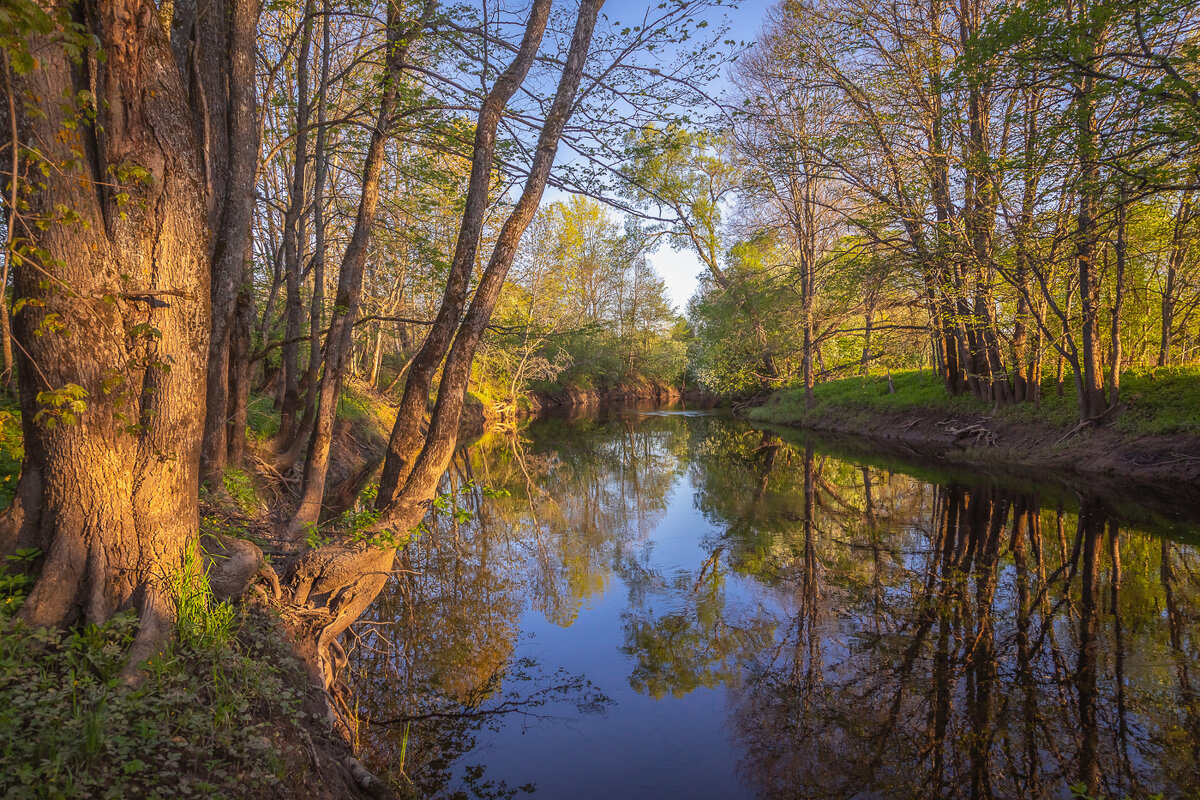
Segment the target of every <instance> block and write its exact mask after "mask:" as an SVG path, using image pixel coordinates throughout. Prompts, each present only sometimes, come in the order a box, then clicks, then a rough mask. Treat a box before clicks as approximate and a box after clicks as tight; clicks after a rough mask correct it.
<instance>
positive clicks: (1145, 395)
mask: <svg viewBox="0 0 1200 800" xmlns="http://www.w3.org/2000/svg"><path fill="white" fill-rule="evenodd" d="M892 384H893V386H894V387H895V392H894V393H893V392H889V390H888V379H887V377H886V376H880V375H871V376H866V377H857V376H856V377H853V378H844V379H842V380H838V381H829V382H827V383H822V384H818V385H817V386H816V387H814V389H813V399H814V405H813V408H812V409H811V410H806V409H805V407H804V390H803V389H802V388H788V389H782V390H780V391H778V392H776V393H775V395H773V396H772V397H771V399H770V400H769V401H768V402H767V403H766V404H765V405H763V406H760V407H758V408H755V409H751V410H750V412H749V413H748V416H749V418H750V419H752V420H755V421H757V422H766V423H772V424H777V425H803V424H805V422H807V421H810V420H816V419H821V418H833V417H838V418H847V419H849V420H851V421H852V420H853V419H855V418H861V419H866V418H868V417H870V416H871V415H875V414H887V415H891V414H903V413H906V412H922V413H928V412H932V413H939V414H945V415H947V416H951V415H980V414H992V413H994V414H995V415H996V417H997V419H999V420H1001V421H1004V422H1010V423H1016V422H1030V423H1041V424H1046V425H1052V426H1055V427H1060V428H1061V427H1070V426H1072V425H1074V424H1075V422H1076V421H1077V420H1078V408H1077V405H1076V400H1075V388H1074V382H1073V380H1072V378H1071V376H1070V375H1069V374H1068V375H1067V376H1066V378H1065V379H1064V391H1063V396H1062V397H1059V396H1058V393H1057V386H1056V384H1055V381H1054V379H1053V378H1047V379H1045V380H1043V382H1042V399H1041V401H1040V402H1038V403H1020V404H1017V405H1012V406H1006V407H1002V408H999V409H996V408H994V407H993V406H992V405H991V404H989V403H984V402H982V401H979V400H976V399H974V398H972V397H971V396H970V395H967V394H963V395H958V396H953V395H950V394H947V393H946V390H945V387H944V386H943V385H942V381H941V378H940V377H939V376H938V375H937V374H935V373H933V372H928V371H908V372H896V373H893V374H892ZM1121 399H1122V402H1123V403H1124V404H1125V405H1126V408H1125V410H1124V411H1122V412H1121V413H1120V414H1119V415H1118V416H1117V417H1116V420H1115V425H1116V427H1117V429H1118V430H1121V431H1124V432H1126V433H1130V434H1188V435H1200V367H1163V368H1159V369H1139V370H1129V371H1127V372H1125V373H1123V374H1122V375H1121Z"/></svg>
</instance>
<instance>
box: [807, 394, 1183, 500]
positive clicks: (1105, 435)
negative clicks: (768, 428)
mask: <svg viewBox="0 0 1200 800" xmlns="http://www.w3.org/2000/svg"><path fill="white" fill-rule="evenodd" d="M785 427H794V428H799V429H802V430H811V431H815V432H816V433H817V434H818V435H819V436H822V438H825V437H828V438H830V439H835V440H839V441H846V440H851V441H852V440H859V442H860V443H861V442H865V443H868V444H871V445H874V446H875V447H876V448H880V447H882V448H883V449H885V450H886V451H888V452H890V453H891V454H893V455H896V456H897V457H899V458H901V459H907V460H913V461H920V462H923V463H930V462H941V463H943V464H946V465H954V464H961V465H965V466H970V467H971V468H973V469H976V470H984V471H991V472H1002V473H1005V474H1007V475H1010V476H1019V477H1023V478H1027V479H1030V480H1051V481H1055V482H1059V483H1067V484H1070V485H1072V486H1073V487H1078V488H1080V489H1086V490H1087V491H1088V492H1089V493H1096V494H1109V495H1113V496H1119V497H1123V498H1131V499H1136V500H1138V501H1139V502H1142V503H1145V504H1147V505H1153V506H1157V507H1159V508H1161V509H1167V508H1174V509H1176V510H1177V509H1179V508H1182V507H1185V506H1186V507H1193V506H1197V507H1200V492H1197V488H1198V487H1200V437H1197V436H1184V435H1138V434H1130V433H1126V432H1124V431H1121V430H1119V429H1117V428H1115V427H1113V426H1111V425H1108V426H1091V427H1085V428H1082V429H1069V428H1068V429H1063V428H1059V427H1056V426H1053V425H1046V424H1036V423H1007V422H1002V421H999V420H997V419H995V418H993V417H990V416H986V415H976V416H968V415H961V414H957V415H949V416H948V415H946V413H945V412H944V411H943V412H937V411H933V410H930V411H908V412H903V413H896V414H887V413H883V412H879V411H877V410H872V411H869V412H867V411H856V410H847V411H846V412H845V414H844V415H834V414H828V413H827V414H824V415H821V416H820V417H818V418H816V419H812V418H810V419H809V420H807V421H806V422H805V424H804V425H790V426H785Z"/></svg>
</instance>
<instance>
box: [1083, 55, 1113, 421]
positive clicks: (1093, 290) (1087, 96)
mask: <svg viewBox="0 0 1200 800" xmlns="http://www.w3.org/2000/svg"><path fill="white" fill-rule="evenodd" d="M1085 35H1086V34H1085ZM1089 44H1090V42H1089ZM1091 52H1094V45H1092V51H1091ZM1089 58H1090V56H1089ZM1085 60H1088V59H1085ZM1076 82H1077V88H1076V92H1075V124H1076V131H1075V133H1076V146H1077V147H1078V152H1079V158H1080V161H1081V168H1080V188H1079V211H1078V216H1077V218H1076V219H1077V221H1076V229H1075V260H1076V265H1077V268H1078V270H1079V301H1080V311H1081V315H1080V317H1081V324H1082V327H1083V331H1082V337H1081V338H1082V347H1083V353H1082V356H1083V358H1082V362H1083V363H1082V364H1081V366H1082V368H1083V374H1082V375H1076V379H1075V382H1076V389H1077V395H1078V400H1079V419H1080V421H1081V422H1086V421H1087V420H1089V419H1093V418H1095V417H1097V416H1099V415H1100V414H1102V413H1103V412H1104V409H1105V407H1106V405H1107V404H1106V402H1105V398H1104V386H1103V384H1102V383H1101V378H1100V327H1099V324H1100V323H1099V308H1098V305H1099V299H1100V280H1099V276H1098V275H1097V274H1096V255H1097V240H1098V238H1099V235H1098V232H1097V224H1096V223H1097V219H1096V218H1097V215H1098V207H1099V196H1100V164H1099V163H1098V162H1097V160H1096V159H1097V153H1096V151H1097V145H1096V119H1095V110H1094V109H1093V102H1094V98H1093V93H1094V90H1095V78H1093V77H1092V76H1091V75H1090V74H1084V75H1079V76H1077V78H1076Z"/></svg>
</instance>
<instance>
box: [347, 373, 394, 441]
mask: <svg viewBox="0 0 1200 800" xmlns="http://www.w3.org/2000/svg"><path fill="white" fill-rule="evenodd" d="M337 416H338V419H344V420H346V421H347V422H350V423H353V424H354V425H356V426H361V427H366V428H370V429H373V430H374V431H375V432H376V433H378V434H380V435H382V436H383V437H385V438H386V437H387V436H389V435H390V434H391V432H392V426H393V425H395V424H396V410H395V408H393V407H392V405H391V404H389V403H388V401H387V400H385V399H384V398H383V396H382V395H380V394H378V393H376V392H374V391H373V390H371V389H370V388H368V387H367V386H366V385H364V384H360V383H358V382H356V381H347V382H346V383H345V384H344V385H343V386H342V392H341V395H340V396H339V397H338V409H337Z"/></svg>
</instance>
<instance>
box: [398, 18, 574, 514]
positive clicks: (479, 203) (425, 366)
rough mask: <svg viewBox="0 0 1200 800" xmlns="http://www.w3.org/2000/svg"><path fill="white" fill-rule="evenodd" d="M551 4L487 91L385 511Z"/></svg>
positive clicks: (411, 444)
mask: <svg viewBox="0 0 1200 800" xmlns="http://www.w3.org/2000/svg"><path fill="white" fill-rule="evenodd" d="M550 6H551V0H534V3H533V6H532V7H531V8H530V11H529V19H528V21H527V22H526V24H525V33H524V35H523V37H522V39H521V44H520V47H519V49H518V50H517V54H516V56H515V57H514V58H513V60H512V63H511V64H509V66H508V68H507V69H506V70H504V72H503V73H502V74H501V75H500V77H499V78H498V79H497V80H496V83H495V84H493V86H492V90H491V91H490V92H488V94H487V97H486V98H484V101H483V105H482V106H481V107H480V109H479V118H478V119H477V120H476V123H475V142H474V150H473V152H472V155H471V176H470V178H469V180H468V183H467V196H466V203H465V209H464V211H463V219H462V225H461V226H460V227H459V231H458V239H457V241H456V242H455V245H454V257H453V258H452V260H451V262H450V273H449V275H448V276H447V278H446V289H445V292H444V293H443V295H442V303H441V306H440V307H439V308H438V313H437V316H436V317H435V318H434V321H433V325H432V326H430V328H429V331H428V332H427V333H426V335H425V341H424V342H423V343H422V344H421V348H420V350H418V351H417V353H416V355H415V356H414V357H413V359H412V361H411V362H410V364H409V368H408V379H407V380H406V381H405V382H404V394H403V396H402V397H401V398H400V407H399V408H398V409H397V411H396V423H395V425H394V426H393V427H392V434H391V436H390V437H389V439H388V453H387V457H386V459H385V460H384V467H383V475H382V476H381V477H380V480H379V495H378V499H377V502H378V503H380V504H381V507H387V506H388V505H390V504H391V501H392V497H393V495H394V494H395V493H396V491H397V490H398V489H399V488H400V486H401V484H402V483H403V481H404V480H406V479H407V478H408V473H409V472H410V470H411V469H412V459H413V458H414V457H415V456H416V455H417V453H418V452H419V451H420V448H421V442H422V433H421V423H422V422H423V420H424V418H425V409H426V407H427V406H428V404H429V390H430V387H431V386H432V385H433V376H434V373H435V372H436V371H437V368H438V366H439V365H440V364H441V363H442V359H443V358H445V357H446V351H447V350H448V349H449V347H450V344H451V342H452V341H453V337H454V333H455V331H456V330H457V329H458V324H459V321H460V319H461V318H462V311H463V306H464V305H465V304H466V301H467V287H468V284H469V281H470V277H471V272H472V270H473V269H474V267H475V254H476V252H477V250H478V248H479V236H480V233H481V232H482V230H483V220H484V214H485V212H486V211H487V204H488V192H489V190H490V188H491V178H492V161H493V156H494V155H495V151H496V127H497V126H498V125H499V124H500V116H501V114H502V113H503V112H504V107H505V105H507V104H508V101H509V100H510V99H511V98H512V96H513V94H514V93H515V92H516V91H517V89H518V88H519V87H520V86H521V84H522V83H523V82H524V80H525V76H526V75H527V74H528V72H529V68H530V67H531V66H532V65H533V59H534V56H536V55H537V52H538V48H539V47H540V46H541V42H542V35H543V34H544V33H545V31H546V22H547V20H548V19H549V16H550Z"/></svg>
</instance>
